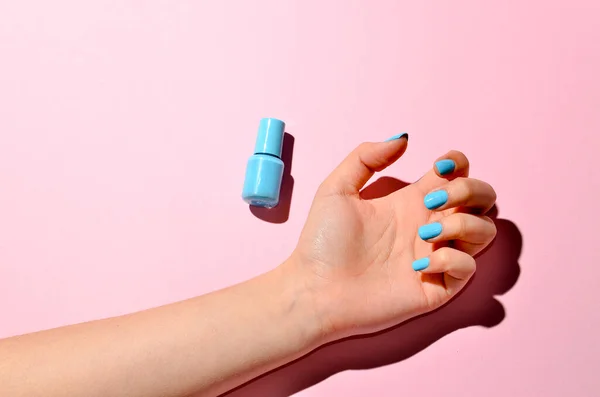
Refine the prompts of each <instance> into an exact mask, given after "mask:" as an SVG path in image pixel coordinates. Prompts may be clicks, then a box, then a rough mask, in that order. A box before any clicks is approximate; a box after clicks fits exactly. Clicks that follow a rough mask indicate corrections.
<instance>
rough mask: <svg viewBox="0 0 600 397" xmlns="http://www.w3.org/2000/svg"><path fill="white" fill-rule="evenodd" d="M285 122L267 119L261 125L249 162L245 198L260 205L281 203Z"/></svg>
mask: <svg viewBox="0 0 600 397" xmlns="http://www.w3.org/2000/svg"><path fill="white" fill-rule="evenodd" d="M284 130H285V123H284V122H283V121H281V120H277V119H272V118H264V119H261V120H260V123H259V126H258V136H257V137H256V145H255V147H254V155H252V156H251V157H250V159H249V160H248V163H247V165H246V177H245V179H244V188H243V190H242V198H243V199H244V201H245V202H246V203H248V204H250V205H253V206H256V207H265V208H273V207H275V206H277V204H279V193H280V189H281V181H282V179H283V168H284V164H283V161H282V160H281V153H282V150H283V136H284Z"/></svg>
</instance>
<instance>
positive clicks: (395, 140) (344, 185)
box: [321, 133, 408, 194]
mask: <svg viewBox="0 0 600 397" xmlns="http://www.w3.org/2000/svg"><path fill="white" fill-rule="evenodd" d="M407 145H408V134H406V133H403V134H398V135H394V136H393V137H391V138H390V139H388V140H386V141H385V142H365V143H362V144H360V145H359V146H358V147H357V148H356V149H354V150H353V151H352V153H350V154H349V155H348V156H347V157H346V158H345V159H344V160H343V161H342V162H341V163H340V165H338V166H337V167H336V168H335V170H333V172H332V173H331V174H330V175H329V176H328V177H327V179H325V181H324V182H323V183H322V184H321V190H325V191H326V192H327V193H336V194H337V193H342V194H358V193H359V191H360V189H362V187H363V186H364V185H365V184H366V183H367V182H368V180H369V179H370V178H371V177H372V176H373V174H374V173H375V172H378V171H381V170H383V169H385V168H387V167H388V166H390V165H392V164H393V163H394V162H395V161H396V160H398V159H399V158H400V156H402V155H403V154H404V152H405V151H406V147H407Z"/></svg>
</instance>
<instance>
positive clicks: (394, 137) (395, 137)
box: [384, 132, 408, 142]
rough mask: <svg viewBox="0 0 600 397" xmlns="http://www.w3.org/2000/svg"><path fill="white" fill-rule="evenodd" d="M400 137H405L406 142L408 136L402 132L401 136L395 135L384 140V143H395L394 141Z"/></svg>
mask: <svg viewBox="0 0 600 397" xmlns="http://www.w3.org/2000/svg"><path fill="white" fill-rule="evenodd" d="M402 137H406V140H407V141H408V134H407V133H406V132H403V133H402V134H396V135H394V136H393V137H391V138H388V139H386V140H385V141H384V142H390V141H395V140H396V139H400V138H402Z"/></svg>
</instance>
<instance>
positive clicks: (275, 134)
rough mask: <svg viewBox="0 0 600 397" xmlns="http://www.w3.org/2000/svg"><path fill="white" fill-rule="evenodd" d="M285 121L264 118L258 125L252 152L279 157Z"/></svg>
mask: <svg viewBox="0 0 600 397" xmlns="http://www.w3.org/2000/svg"><path fill="white" fill-rule="evenodd" d="M284 130H285V123H284V122H283V121H281V120H277V119H272V118H264V119H261V120H260V123H259V125H258V136H257V137H256V146H255V147H254V154H270V155H273V156H277V157H279V158H281V152H282V150H283V134H284Z"/></svg>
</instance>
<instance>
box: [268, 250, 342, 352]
mask: <svg viewBox="0 0 600 397" xmlns="http://www.w3.org/2000/svg"><path fill="white" fill-rule="evenodd" d="M265 276H266V277H267V278H268V279H269V283H271V284H272V285H273V286H272V287H270V288H271V290H273V291H277V293H276V296H274V297H273V298H274V299H276V300H277V302H278V303H277V304H278V305H279V307H280V309H279V310H280V311H281V313H282V314H283V315H284V316H285V318H286V323H289V326H290V329H291V330H293V335H295V338H296V339H297V340H298V341H299V343H300V345H301V348H302V349H304V350H307V351H306V352H308V351H310V350H313V349H315V348H317V347H319V346H321V345H322V344H324V343H327V342H329V341H330V340H331V338H330V337H329V335H330V332H329V329H328V327H326V326H324V325H325V324H324V322H323V320H322V318H321V316H320V311H319V310H318V304H317V300H316V299H315V294H314V291H313V290H312V289H311V287H310V286H309V285H308V283H307V280H306V277H305V275H304V271H303V267H302V266H301V264H300V263H299V261H298V260H297V258H295V257H293V256H291V257H290V258H288V259H287V260H286V261H285V262H283V263H282V264H281V265H279V266H278V267H276V268H275V269H273V270H271V271H270V272H268V273H267V274H266V275H265Z"/></svg>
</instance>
